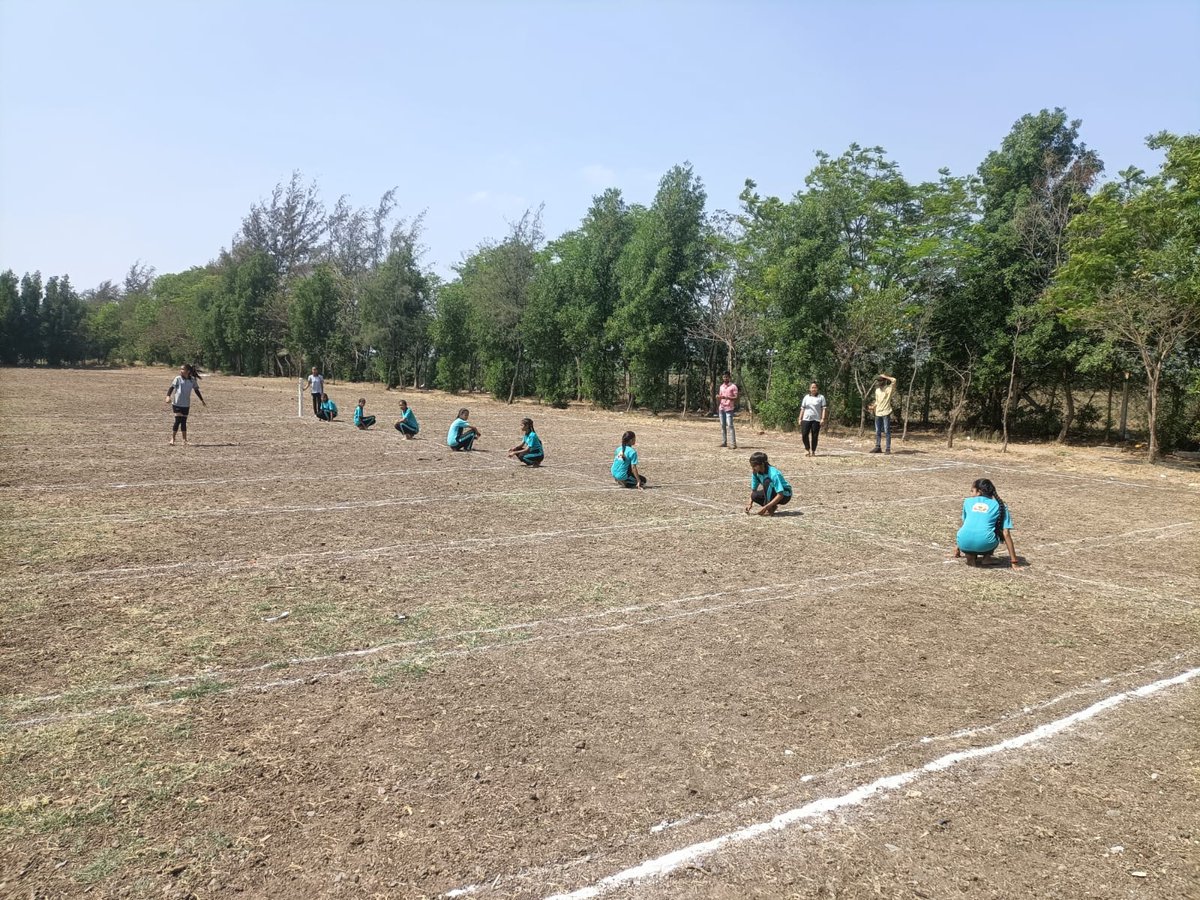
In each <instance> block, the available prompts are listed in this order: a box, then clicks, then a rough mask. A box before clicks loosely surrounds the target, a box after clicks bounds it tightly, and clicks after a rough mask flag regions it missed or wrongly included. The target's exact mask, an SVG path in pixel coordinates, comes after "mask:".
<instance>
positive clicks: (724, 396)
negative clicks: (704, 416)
mask: <svg viewBox="0 0 1200 900" xmlns="http://www.w3.org/2000/svg"><path fill="white" fill-rule="evenodd" d="M717 396H718V398H719V401H720V402H719V403H718V404H717V414H718V415H719V416H720V417H721V446H722V447H727V446H731V445H732V447H733V449H734V450H736V449H737V432H735V431H734V430H733V416H734V413H735V412H737V398H738V386H737V385H736V384H734V383H733V381H732V380H731V376H730V374H729V373H728V372H725V373H724V374H722V375H721V386H720V387H719V388H718V389H717ZM726 428H728V431H729V440H728V441H726V439H725V432H726Z"/></svg>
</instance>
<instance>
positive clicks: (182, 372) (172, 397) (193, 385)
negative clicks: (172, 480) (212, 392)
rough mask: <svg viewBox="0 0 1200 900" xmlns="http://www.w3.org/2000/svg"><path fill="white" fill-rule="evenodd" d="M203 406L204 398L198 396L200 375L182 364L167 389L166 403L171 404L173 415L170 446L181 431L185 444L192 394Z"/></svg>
mask: <svg viewBox="0 0 1200 900" xmlns="http://www.w3.org/2000/svg"><path fill="white" fill-rule="evenodd" d="M193 393H195V395H196V397H197V398H198V399H199V400H200V402H201V403H203V404H204V405H205V406H208V404H207V403H206V402H205V400H204V397H203V396H201V394H200V373H199V372H197V371H196V367H195V366H191V365H188V364H187V363H184V364H183V365H182V366H180V367H179V374H178V375H176V376H175V380H174V381H172V382H171V386H170V387H169V388H167V402H168V403H170V404H171V409H172V410H173V411H174V413H175V424H174V425H172V426H171V445H172V446H174V444H175V435H176V434H177V433H178V432H180V431H182V432H183V442H184V443H185V444H186V443H187V442H188V439H187V420H188V413H189V412H191V409H192V394H193Z"/></svg>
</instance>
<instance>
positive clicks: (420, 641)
mask: <svg viewBox="0 0 1200 900" xmlns="http://www.w3.org/2000/svg"><path fill="white" fill-rule="evenodd" d="M712 518H717V517H712ZM1181 524H1185V525H1187V524H1190V523H1181ZM1177 527H1180V526H1179V524H1177V525H1172V526H1165V528H1166V529H1171V528H1177ZM1163 530H1164V528H1155V529H1137V530H1135V531H1132V532H1128V533H1126V534H1121V535H1115V536H1111V537H1110V538H1109V539H1108V540H1109V541H1112V540H1121V539H1125V538H1128V537H1130V536H1131V535H1134V534H1145V533H1146V532H1149V533H1150V534H1151V537H1150V538H1142V539H1157V537H1158V536H1159V535H1158V534H1157V532H1161V531H1163ZM1074 543H1075V542H1074V541H1068V542H1056V543H1052V544H1046V545H1043V546H1044V547H1045V548H1050V547H1061V546H1064V545H1066V546H1068V548H1069V547H1070V546H1072V545H1073V544H1074ZM914 552H915V551H914ZM1063 552H1067V551H1063V550H1060V551H1058V552H1057V553H1055V554H1050V555H1051V556H1054V555H1061V554H1062V553H1063ZM950 562H952V561H950V560H945V559H936V560H925V561H920V562H913V563H909V564H906V565H902V566H892V567H889V568H871V569H860V570H857V571H851V572H835V573H830V574H827V575H821V576H814V577H811V578H808V579H805V580H804V581H802V582H796V581H790V582H781V583H777V584H771V585H758V586H752V587H741V588H730V589H727V590H724V591H717V592H711V593H701V594H689V595H684V596H682V597H676V598H670V599H667V600H659V601H655V602H652V603H646V604H634V605H626V606H621V607H613V608H611V609H606V610H600V611H599V612H594V613H582V614H578V615H570V616H560V617H554V618H549V619H533V620H528V621H522V622H516V623H510V624H506V625H499V626H495V627H491V628H475V629H464V630H460V631H457V632H449V633H446V634H440V635H431V636H429V637H426V638H414V639H410V640H403V641H389V642H385V643H383V644H377V645H374V646H371V647H366V648H360V649H355V650H343V651H338V652H336V653H330V654H324V655H320V656H309V657H291V658H288V659H286V660H270V661H267V662H265V663H259V664H256V665H253V666H243V667H232V668H224V669H210V670H206V671H204V672H200V673H194V674H189V675H177V676H173V677H170V678H164V679H154V680H149V681H141V682H127V683H111V684H107V685H97V686H94V687H91V688H87V689H83V690H81V691H70V690H67V691H62V692H58V693H54V694H43V695H38V696H35V697H29V698H22V699H18V700H15V701H13V702H14V703H16V704H17V705H18V706H19V707H27V706H30V705H35V704H39V703H52V702H54V701H58V700H61V699H64V698H67V697H79V698H84V697H88V696H94V695H96V694H99V693H123V692H130V691H136V690H148V689H152V688H160V687H170V686H176V685H187V684H195V683H197V682H203V681H219V680H221V679H224V678H230V677H241V676H244V675H252V674H255V673H258V672H263V671H266V670H273V669H279V668H286V667H291V666H306V665H313V664H317V663H324V662H330V661H334V660H341V659H362V658H366V657H371V656H382V655H383V654H386V653H387V652H388V651H391V650H397V649H409V648H422V647H430V646H434V645H437V644H441V643H445V642H450V641H461V640H464V639H470V638H473V637H478V636H481V635H503V634H520V633H522V632H532V631H536V630H537V629H539V628H546V627H552V626H555V625H569V624H572V623H579V622H589V621H594V620H599V619H605V618H609V617H612V616H617V615H629V614H636V613H643V612H648V611H650V610H655V609H668V608H672V607H676V606H680V605H682V604H685V603H690V602H694V601H697V600H711V599H715V598H719V597H726V596H731V595H745V594H759V595H760V596H756V597H752V598H750V599H747V600H739V601H735V602H733V603H723V604H716V605H712V606H706V607H702V608H699V609H695V610H688V611H685V612H682V613H673V614H669V615H660V616H651V617H647V618H642V619H639V620H635V621H625V622H619V623H616V624H613V625H606V626H598V627H592V628H583V629H577V630H571V631H566V632H562V633H557V634H548V635H530V636H527V637H525V638H524V639H522V640H520V641H518V642H516V643H514V644H506V643H498V644H488V645H483V646H479V647H468V648H465V649H464V648H452V649H448V650H440V651H437V650H434V651H430V653H429V656H430V657H432V658H454V657H462V656H467V655H470V654H472V653H477V652H491V651H494V650H500V649H504V648H506V647H510V646H523V645H525V644H530V643H547V642H557V641H564V640H572V639H576V638H580V637H585V636H588V635H593V634H603V633H608V632H613V631H622V630H626V629H629V628H633V627H638V626H643V625H654V624H659V623H661V622H665V621H671V620H674V619H681V618H689V617H692V616H696V615H703V614H711V613H720V612H725V611H727V610H730V609H736V608H739V607H744V606H751V605H756V604H759V603H767V602H775V601H779V600H783V601H789V602H790V601H792V600H795V599H797V598H796V597H795V596H794V594H793V589H794V588H796V587H797V586H803V587H805V588H810V587H811V585H812V584H813V583H814V582H820V581H835V580H839V581H840V580H845V579H861V580H858V581H853V582H851V583H846V584H842V585H839V586H837V587H834V588H830V589H829V590H825V591H818V592H815V593H814V592H812V591H811V590H807V591H806V593H805V595H804V597H809V596H824V595H827V594H833V593H837V592H838V591H841V590H844V589H849V588H855V587H871V586H875V585H878V584H881V583H895V581H896V579H897V578H907V577H909V576H912V575H919V574H920V573H921V572H923V571H925V570H928V569H933V570H934V571H935V572H936V571H938V570H939V569H940V570H945V567H946V565H947V564H948V563H950ZM1005 574H1007V571H1006V572H1005ZM1046 574H1047V576H1049V577H1054V578H1065V579H1067V580H1071V581H1077V582H1082V583H1085V584H1092V585H1094V586H1098V587H1102V588H1105V589H1107V590H1108V591H1109V592H1110V593H1118V594H1122V595H1123V596H1128V591H1129V589H1128V588H1127V587H1126V586H1124V585H1117V584H1113V583H1110V582H1088V581H1084V580H1083V579H1079V578H1074V577H1073V576H1069V575H1063V574H1061V573H1057V572H1053V571H1049V570H1047V571H1046ZM764 594H765V596H761V595H764ZM804 597H801V598H800V599H804ZM1151 599H1154V600H1159V601H1163V602H1172V601H1174V602H1181V603H1185V604H1188V605H1189V606H1193V607H1194V606H1196V605H1197V604H1196V603H1194V602H1193V601H1189V600H1186V599H1183V598H1179V597H1169V596H1164V595H1154V596H1152V597H1151ZM360 673H361V667H353V666H352V667H349V668H346V669H340V670H337V671H334V672H320V673H317V674H316V675H309V676H303V677H299V678H288V679H280V680H276V681H273V682H268V683H265V684H250V685H246V684H242V685H231V686H230V687H228V688H224V689H222V690H219V691H216V692H215V693H241V692H245V691H262V690H268V689H271V688H275V687H290V686H293V685H296V684H300V683H303V682H312V681H317V680H323V679H327V678H338V677H342V676H344V675H347V674H349V675H357V674H360ZM188 699H191V698H188V697H181V698H172V699H169V700H159V701H150V702H146V703H141V704H136V703H135V704H123V705H119V706H116V707H108V708H104V709H90V710H81V711H75V712H70V713H61V714H51V715H48V716H41V717H35V718H30V719H23V720H19V721H12V722H3V721H0V730H5V729H8V728H15V727H28V726H32V725H42V724H52V723H55V722H59V721H66V720H69V719H77V718H93V717H95V716H99V715H106V714H112V713H115V712H120V711H127V710H137V709H143V708H153V707H156V706H162V705H168V704H173V703H179V702H183V701H186V700H188Z"/></svg>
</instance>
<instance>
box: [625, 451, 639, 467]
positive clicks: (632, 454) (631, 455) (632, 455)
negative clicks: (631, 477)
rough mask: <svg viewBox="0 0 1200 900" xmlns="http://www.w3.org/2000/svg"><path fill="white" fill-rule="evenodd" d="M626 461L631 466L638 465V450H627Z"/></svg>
mask: <svg viewBox="0 0 1200 900" xmlns="http://www.w3.org/2000/svg"><path fill="white" fill-rule="evenodd" d="M625 461H626V462H627V463H629V464H630V465H631V466H636V465H637V449H636V448H635V447H628V448H626V450H625Z"/></svg>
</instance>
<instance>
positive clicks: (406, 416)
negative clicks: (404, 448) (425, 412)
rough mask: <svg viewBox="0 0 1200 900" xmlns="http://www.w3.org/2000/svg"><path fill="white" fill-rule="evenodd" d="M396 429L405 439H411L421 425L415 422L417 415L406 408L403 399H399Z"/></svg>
mask: <svg viewBox="0 0 1200 900" xmlns="http://www.w3.org/2000/svg"><path fill="white" fill-rule="evenodd" d="M396 430H397V431H398V432H400V433H401V434H402V435H404V439H405V440H406V441H411V440H412V439H413V438H414V437H416V436H417V432H418V431H420V430H421V426H420V425H418V424H417V417H416V416H415V415H413V411H412V410H411V409H409V408H408V403H407V401H405V400H401V401H400V419H399V421H397V422H396Z"/></svg>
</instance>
